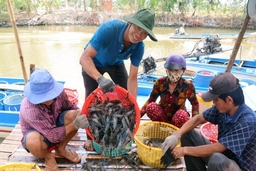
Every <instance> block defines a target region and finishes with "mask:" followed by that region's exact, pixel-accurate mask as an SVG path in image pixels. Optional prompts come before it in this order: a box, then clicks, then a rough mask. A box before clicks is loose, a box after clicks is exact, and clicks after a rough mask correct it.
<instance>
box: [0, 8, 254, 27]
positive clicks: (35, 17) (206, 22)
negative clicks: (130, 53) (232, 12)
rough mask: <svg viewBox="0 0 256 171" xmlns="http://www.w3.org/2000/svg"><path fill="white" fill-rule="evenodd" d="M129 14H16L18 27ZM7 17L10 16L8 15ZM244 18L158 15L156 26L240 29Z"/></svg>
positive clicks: (4, 23)
mask: <svg viewBox="0 0 256 171" xmlns="http://www.w3.org/2000/svg"><path fill="white" fill-rule="evenodd" d="M124 15H129V14H128V13H111V12H84V11H75V10H59V11H54V12H52V13H50V14H46V13H43V14H30V15H27V14H26V13H25V12H20V13H15V19H16V24H17V25H18V26H36V25H100V24H101V23H102V22H104V21H107V20H111V19H120V20H122V18H123V16H124ZM5 16H8V14H7V13H6V14H5ZM243 22H244V18H242V17H235V16H233V17H228V16H226V17H224V16H210V15H207V16H191V15H178V14H172V15H170V14H157V15H156V21H155V25H156V26H162V27H164V26H179V25H181V24H182V23H186V27H210V28H228V29H240V28H241V27H242V25H243ZM10 26H11V22H10V19H9V18H8V17H5V18H0V27H10ZM247 29H251V30H254V29H256V18H253V19H250V22H249V24H248V26H247Z"/></svg>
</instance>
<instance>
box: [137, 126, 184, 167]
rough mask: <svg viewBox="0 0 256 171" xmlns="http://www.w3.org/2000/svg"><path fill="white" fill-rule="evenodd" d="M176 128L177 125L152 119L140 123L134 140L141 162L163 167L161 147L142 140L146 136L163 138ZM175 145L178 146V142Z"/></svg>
mask: <svg viewBox="0 0 256 171" xmlns="http://www.w3.org/2000/svg"><path fill="white" fill-rule="evenodd" d="M178 129H179V128H178V127H176V126H174V125H171V124H168V123H165V122H156V121H153V122H145V123H143V124H141V125H140V126H139V129H138V131H137V133H136V135H135V136H134V140H135V143H136V144H137V153H138V156H139V159H140V160H141V161H142V163H144V164H145V165H147V166H150V167H153V168H165V166H164V165H162V164H161V163H160V160H161V157H162V156H163V155H164V153H163V151H162V150H161V148H154V147H150V146H147V145H145V144H144V143H143V142H144V139H147V138H159V139H163V140H164V139H165V138H166V137H168V136H170V135H172V133H174V132H175V131H177V130H178ZM177 146H180V142H179V143H178V145H177Z"/></svg>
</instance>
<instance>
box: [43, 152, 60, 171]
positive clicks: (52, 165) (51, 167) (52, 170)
mask: <svg viewBox="0 0 256 171" xmlns="http://www.w3.org/2000/svg"><path fill="white" fill-rule="evenodd" d="M58 170H59V169H58V164H57V162H56V160H55V158H54V155H51V157H50V158H47V159H45V171H58Z"/></svg>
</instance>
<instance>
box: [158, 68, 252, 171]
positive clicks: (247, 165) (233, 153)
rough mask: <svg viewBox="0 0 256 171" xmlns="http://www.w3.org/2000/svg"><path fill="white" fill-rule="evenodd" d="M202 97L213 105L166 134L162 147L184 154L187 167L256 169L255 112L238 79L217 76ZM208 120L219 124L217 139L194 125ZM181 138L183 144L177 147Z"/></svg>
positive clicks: (229, 170)
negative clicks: (208, 135)
mask: <svg viewBox="0 0 256 171" xmlns="http://www.w3.org/2000/svg"><path fill="white" fill-rule="evenodd" d="M202 99H203V100H204V101H211V100H213V104H214V106H213V107H211V108H209V109H207V110H206V111H204V112H203V114H199V115H197V116H195V117H193V118H192V119H190V120H189V121H187V122H186V123H185V124H184V125H183V126H182V127H181V128H180V130H178V131H177V132H175V133H174V134H173V135H171V136H169V137H167V138H166V139H165V142H164V143H163V144H162V150H163V151H164V152H166V151H167V152H168V151H169V152H170V151H171V152H170V153H172V155H173V156H174V158H180V157H183V156H184V159H185V163H186V169H187V171H197V170H198V171H204V170H208V171H219V170H223V171H242V170H246V171H255V170H256V114H255V113H254V111H252V110H251V109H250V108H249V107H248V106H247V105H246V104H245V103H244V95H243V91H242V89H241V87H240V85H239V80H238V79H237V78H236V77H234V76H233V75H232V74H230V73H224V74H221V75H218V76H216V77H214V78H213V80H212V81H211V82H210V87H209V91H208V92H206V93H204V94H203V95H202ZM205 120H206V121H209V122H211V123H212V124H217V125H218V142H217V143H210V142H209V141H208V140H207V139H206V138H205V137H203V136H202V135H201V134H200V133H199V132H198V131H196V130H194V129H193V128H195V127H196V126H197V125H199V124H200V123H202V121H205ZM179 139H180V141H181V145H182V147H175V146H176V144H177V142H178V141H179ZM170 149H172V150H170Z"/></svg>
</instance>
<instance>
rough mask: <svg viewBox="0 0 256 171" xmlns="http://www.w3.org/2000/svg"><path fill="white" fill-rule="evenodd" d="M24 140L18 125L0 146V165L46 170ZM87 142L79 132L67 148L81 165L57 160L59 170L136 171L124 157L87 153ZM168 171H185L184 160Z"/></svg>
mask: <svg viewBox="0 0 256 171" xmlns="http://www.w3.org/2000/svg"><path fill="white" fill-rule="evenodd" d="M21 138H22V134H21V130H20V124H17V125H16V127H15V128H14V129H13V131H12V132H11V133H10V135H9V136H7V137H6V139H5V140H4V141H3V142H2V143H1V144H0V165H3V164H6V163H12V162H28V163H30V162H33V163H36V164H37V165H38V166H39V167H40V168H41V170H44V159H40V158H36V157H34V156H32V155H31V154H30V153H28V152H27V151H26V150H25V149H23V147H22V146H21V143H20V140H21ZM85 140H86V133H85V131H84V130H82V129H81V130H79V131H78V133H77V134H76V135H75V136H74V137H73V139H72V140H71V141H70V143H69V144H68V146H67V148H69V149H72V150H75V151H76V152H77V153H78V154H79V155H80V156H81V163H80V164H73V163H71V162H69V161H68V160H67V159H64V158H56V161H57V163H58V165H59V169H60V170H62V171H70V170H87V169H83V166H84V164H85V163H87V164H91V165H92V168H93V170H100V166H102V165H104V170H134V169H133V168H132V167H131V166H130V165H128V164H126V163H124V164H121V162H120V161H121V159H122V157H116V158H111V159H110V158H106V157H102V156H100V155H98V154H96V153H95V152H90V153H89V152H87V151H85V149H84V148H83V144H84V141H85ZM139 170H143V171H144V170H145V171H146V170H147V171H149V170H159V169H153V168H151V167H149V166H145V165H143V164H141V165H140V169H139ZM166 170H176V171H185V170H186V169H185V165H184V164H183V162H182V160H178V161H177V162H176V163H175V164H174V165H170V166H169V167H168V168H167V169H166Z"/></svg>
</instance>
